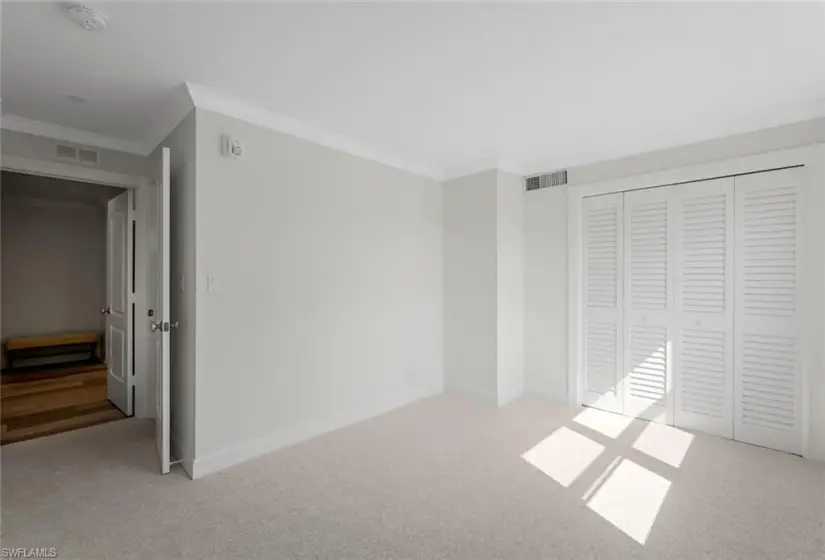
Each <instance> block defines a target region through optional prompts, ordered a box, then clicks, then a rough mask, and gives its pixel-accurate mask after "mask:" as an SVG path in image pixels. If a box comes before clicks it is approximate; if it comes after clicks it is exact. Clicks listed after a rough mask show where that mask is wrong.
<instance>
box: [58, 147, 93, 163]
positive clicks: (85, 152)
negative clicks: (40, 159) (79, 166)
mask: <svg viewBox="0 0 825 560" xmlns="http://www.w3.org/2000/svg"><path fill="white" fill-rule="evenodd" d="M55 149H56V150H57V157H58V159H66V160H71V161H76V162H78V163H83V164H86V165H97V164H98V163H100V153H99V152H98V151H97V150H92V149H89V148H78V147H77V146H71V145H69V144H56V145H55Z"/></svg>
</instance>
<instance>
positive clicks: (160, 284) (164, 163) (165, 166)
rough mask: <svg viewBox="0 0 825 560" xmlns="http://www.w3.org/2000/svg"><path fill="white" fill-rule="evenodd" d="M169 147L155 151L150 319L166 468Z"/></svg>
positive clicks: (159, 441) (164, 467) (165, 468)
mask: <svg viewBox="0 0 825 560" xmlns="http://www.w3.org/2000/svg"><path fill="white" fill-rule="evenodd" d="M169 157H170V156H169V148H165V147H162V148H161V149H160V151H159V153H158V155H157V161H155V162H154V165H155V177H154V182H155V186H156V187H157V189H158V193H157V194H158V196H157V197H156V198H155V200H157V201H158V205H157V206H158V207H157V222H156V223H157V227H156V238H157V245H156V248H155V251H154V252H153V253H154V258H155V259H157V262H156V263H155V264H156V266H154V267H152V270H153V271H154V272H155V274H156V276H157V277H156V278H155V283H154V285H155V294H156V296H155V300H156V301H155V307H154V313H155V315H154V319H153V320H152V322H151V330H152V336H153V344H151V345H150V346H151V347H152V348H153V349H154V352H155V359H154V360H153V362H154V364H155V372H154V374H155V443H156V445H157V450H158V459H159V460H160V470H161V472H162V473H164V474H166V473H168V472H169V455H170V447H171V443H170V421H171V418H170V410H169V376H170V371H169V364H170V350H171V348H170V340H169V339H170V336H171V332H170V331H171V329H172V328H173V325H172V322H171V318H170V302H169V277H170V274H171V272H170V268H169V267H170V262H169V239H170V231H171V230H170V229H169V228H170V225H169V224H170V212H169V189H170V163H169Z"/></svg>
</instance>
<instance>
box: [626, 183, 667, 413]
mask: <svg viewBox="0 0 825 560" xmlns="http://www.w3.org/2000/svg"><path fill="white" fill-rule="evenodd" d="M672 198H673V190H672V188H670V187H660V188H656V189H647V190H639V191H633V192H628V193H625V195H624V282H623V284H624V298H623V308H624V310H623V330H624V334H623V337H622V340H623V341H624V344H623V348H622V356H623V362H624V367H623V373H622V375H623V379H622V388H623V398H624V404H623V410H624V414H627V415H628V416H635V417H638V418H645V419H648V420H657V421H660V422H669V421H670V411H671V410H672V406H671V400H672V398H671V375H672V371H671V363H672V360H671V350H670V345H669V343H668V342H669V341H670V339H671V336H670V332H671V328H672V308H673V279H672V278H673V264H672V262H671V261H672V254H673V251H672V249H671V244H672V243H671V237H672V235H671V233H670V229H671V227H672V222H673V220H672V219H671V213H672V207H673V205H672V203H671V201H672Z"/></svg>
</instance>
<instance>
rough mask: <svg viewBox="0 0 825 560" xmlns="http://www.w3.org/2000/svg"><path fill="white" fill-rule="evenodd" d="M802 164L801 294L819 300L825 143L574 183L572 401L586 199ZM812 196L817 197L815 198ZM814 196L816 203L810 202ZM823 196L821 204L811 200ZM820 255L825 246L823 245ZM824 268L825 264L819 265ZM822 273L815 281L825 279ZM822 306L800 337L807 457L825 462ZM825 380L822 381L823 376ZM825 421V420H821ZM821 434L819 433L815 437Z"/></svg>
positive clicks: (577, 378)
mask: <svg viewBox="0 0 825 560" xmlns="http://www.w3.org/2000/svg"><path fill="white" fill-rule="evenodd" d="M794 166H803V167H804V172H803V185H802V186H803V188H802V189H801V193H800V198H801V200H802V208H803V211H802V214H801V217H800V219H801V222H802V226H801V228H802V231H801V235H800V247H801V252H802V258H800V259H799V268H800V276H799V278H800V283H799V298H800V301H802V302H808V301H812V302H813V301H816V298H813V299H812V298H811V295H812V294H813V293H814V292H815V290H814V289H813V288H814V287H813V286H812V287H811V288H810V289H809V288H808V286H809V285H810V284H811V283H812V282H811V281H810V280H811V278H810V276H811V275H812V274H816V273H817V272H818V271H816V270H814V269H815V267H814V266H811V265H810V263H809V261H810V260H812V259H811V258H810V257H811V255H812V252H811V251H812V250H813V249H815V247H813V243H810V242H811V241H813V240H814V238H815V237H816V235H817V234H818V235H819V236H820V238H821V237H823V236H825V224H823V220H822V217H821V215H818V214H817V211H819V210H823V209H825V194H824V193H822V192H818V193H816V192H814V187H817V186H818V188H819V191H825V143H817V144H809V145H806V146H802V147H798V148H790V149H784V150H777V151H772V152H766V153H762V154H756V155H749V156H742V157H736V158H730V159H725V160H721V161H714V162H710V163H704V164H698V165H691V166H686V167H679V168H673V169H666V170H662V171H656V172H652V173H645V174H639V175H632V176H627V177H621V178H616V179H608V180H603V181H596V182H591V183H584V184H580V185H571V186H569V187H568V190H567V195H568V196H567V239H568V246H567V275H568V276H567V281H568V289H567V309H568V316H567V328H568V333H569V336H568V349H567V352H568V356H569V363H568V368H567V399H568V403H569V404H571V405H576V406H581V405H582V402H583V379H584V377H583V374H584V355H583V352H584V343H583V342H584V340H583V336H584V323H583V313H582V310H583V308H582V304H583V300H582V296H583V294H582V257H583V254H582V200H583V199H584V198H587V197H592V196H598V195H603V194H614V193H621V192H627V191H635V190H641V189H649V188H656V187H664V186H669V185H674V184H685V185H684V188H690V185H689V183H693V182H698V181H705V180H708V179H716V178H720V177H728V176H735V175H744V174H748V173H757V172H760V171H770V170H775V169H781V168H786V167H794ZM812 195H813V196H812ZM809 198H810V202H811V203H806V201H807V200H808V199H809ZM816 198H818V202H819V203H820V206H821V207H820V206H817V205H816V204H812V203H813V202H815V199H816ZM818 249H819V250H820V253H822V252H823V248H822V247H819V248H818ZM818 257H819V260H822V259H825V254H820V255H818ZM819 268H820V269H821V268H822V267H821V266H820V267H819ZM822 279H823V277H822V274H821V272H820V275H819V276H818V277H817V278H814V280H820V281H821V280H822ZM819 304H820V305H819V306H818V307H817V306H804V305H803V312H802V316H801V317H800V319H801V321H802V324H803V332H804V333H805V336H803V337H802V340H801V341H800V347H801V352H802V359H801V362H802V410H801V421H802V436H801V437H802V442H801V445H802V447H801V448H802V456H803V457H806V458H809V457H811V458H814V459H817V460H820V461H825V445H820V446H819V447H818V448H817V449H815V450H814V453H815V455H814V456H813V457H812V456H811V452H812V450H811V447H812V446H811V445H809V444H810V442H811V433H810V432H811V430H810V427H811V409H810V400H811V399H810V393H811V392H812V391H811V390H812V389H814V390H819V392H822V393H823V394H825V369H823V368H822V366H819V367H818V369H817V370H816V373H817V375H815V376H812V375H809V372H810V366H811V364H823V363H824V362H825V352H823V348H825V328H823V325H822V324H818V323H817V321H820V320H821V318H822V317H823V316H825V298H822V301H820V302H819ZM818 378H823V379H818ZM820 421H825V418H823V419H820ZM814 437H816V436H814Z"/></svg>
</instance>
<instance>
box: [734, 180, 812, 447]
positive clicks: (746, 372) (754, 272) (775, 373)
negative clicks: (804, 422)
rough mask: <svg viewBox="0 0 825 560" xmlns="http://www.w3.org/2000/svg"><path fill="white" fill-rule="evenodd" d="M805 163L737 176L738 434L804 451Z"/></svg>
mask: <svg viewBox="0 0 825 560" xmlns="http://www.w3.org/2000/svg"><path fill="white" fill-rule="evenodd" d="M799 181H800V170H799V169H784V170H780V171H771V172H767V173H756V174H753V175H745V176H740V177H737V178H736V212H737V220H738V224H739V228H738V237H737V243H736V245H737V250H736V257H737V267H736V277H737V286H736V304H737V312H736V356H735V371H736V387H735V398H734V410H735V413H734V414H735V416H734V418H735V421H734V437H735V439H737V440H740V441H745V442H748V443H753V444H756V445H763V446H766V447H771V448H774V449H780V450H783V451H788V452H790V453H800V452H801V430H802V426H801V364H800V362H799V355H800V348H799V345H798V341H799V335H800V324H799V311H800V310H799V302H798V289H799V279H800V270H799V262H800V259H799V219H798V216H799V211H800V207H801V200H800V197H799V184H800V183H799Z"/></svg>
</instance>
